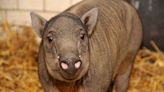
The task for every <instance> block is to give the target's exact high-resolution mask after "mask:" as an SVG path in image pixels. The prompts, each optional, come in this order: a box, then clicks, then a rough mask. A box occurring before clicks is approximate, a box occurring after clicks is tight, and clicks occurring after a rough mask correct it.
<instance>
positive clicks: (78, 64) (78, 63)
mask: <svg viewBox="0 0 164 92" xmlns="http://www.w3.org/2000/svg"><path fill="white" fill-rule="evenodd" d="M80 66H81V61H78V62H76V63H75V68H76V69H79V68H80Z"/></svg>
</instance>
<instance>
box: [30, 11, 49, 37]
mask: <svg viewBox="0 0 164 92" xmlns="http://www.w3.org/2000/svg"><path fill="white" fill-rule="evenodd" d="M30 15H31V21H32V27H33V28H34V30H35V31H36V32H37V34H38V35H39V36H40V37H42V34H43V30H44V26H45V24H46V22H47V21H46V19H44V18H43V17H41V16H39V15H38V14H36V13H34V12H31V13H30Z"/></svg>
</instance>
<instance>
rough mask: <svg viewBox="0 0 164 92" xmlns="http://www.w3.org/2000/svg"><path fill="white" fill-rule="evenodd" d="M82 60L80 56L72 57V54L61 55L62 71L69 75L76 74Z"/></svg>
mask: <svg viewBox="0 0 164 92" xmlns="http://www.w3.org/2000/svg"><path fill="white" fill-rule="evenodd" d="M81 64H82V61H81V60H80V57H78V58H77V57H72V55H70V56H68V55H67V57H64V58H63V57H59V65H60V68H61V69H62V71H63V72H64V73H66V74H68V75H72V76H73V75H75V74H76V73H77V71H78V70H79V69H80V67H81Z"/></svg>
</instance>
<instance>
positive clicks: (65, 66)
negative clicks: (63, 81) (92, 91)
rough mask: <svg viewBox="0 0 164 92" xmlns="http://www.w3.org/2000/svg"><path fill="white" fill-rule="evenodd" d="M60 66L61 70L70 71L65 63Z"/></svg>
mask: <svg viewBox="0 0 164 92" xmlns="http://www.w3.org/2000/svg"><path fill="white" fill-rule="evenodd" d="M60 65H61V68H62V69H64V70H67V69H68V64H66V63H64V62H61V63H60Z"/></svg>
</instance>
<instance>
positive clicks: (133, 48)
mask: <svg viewBox="0 0 164 92" xmlns="http://www.w3.org/2000/svg"><path fill="white" fill-rule="evenodd" d="M31 18H32V26H33V28H34V30H35V31H36V32H37V33H38V34H39V36H40V37H41V38H42V41H41V44H40V49H39V62H38V67H39V78H40V81H41V84H42V87H43V88H44V90H45V92H112V89H113V87H112V85H113V84H114V85H115V89H116V92H126V91H127V87H128V81H129V76H130V72H131V69H132V66H133V63H134V58H135V56H136V53H137V51H138V48H139V46H140V43H141V39H142V27H141V22H140V19H139V17H138V14H137V13H136V10H135V9H134V8H132V7H131V6H130V5H128V4H127V3H126V2H125V1H122V0H84V1H82V2H80V3H78V4H76V5H74V6H72V7H70V8H69V9H67V10H66V11H64V12H63V13H61V14H59V15H57V16H55V17H53V18H51V19H50V20H49V21H46V20H45V19H44V18H42V17H41V16H39V15H37V14H35V13H31Z"/></svg>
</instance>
